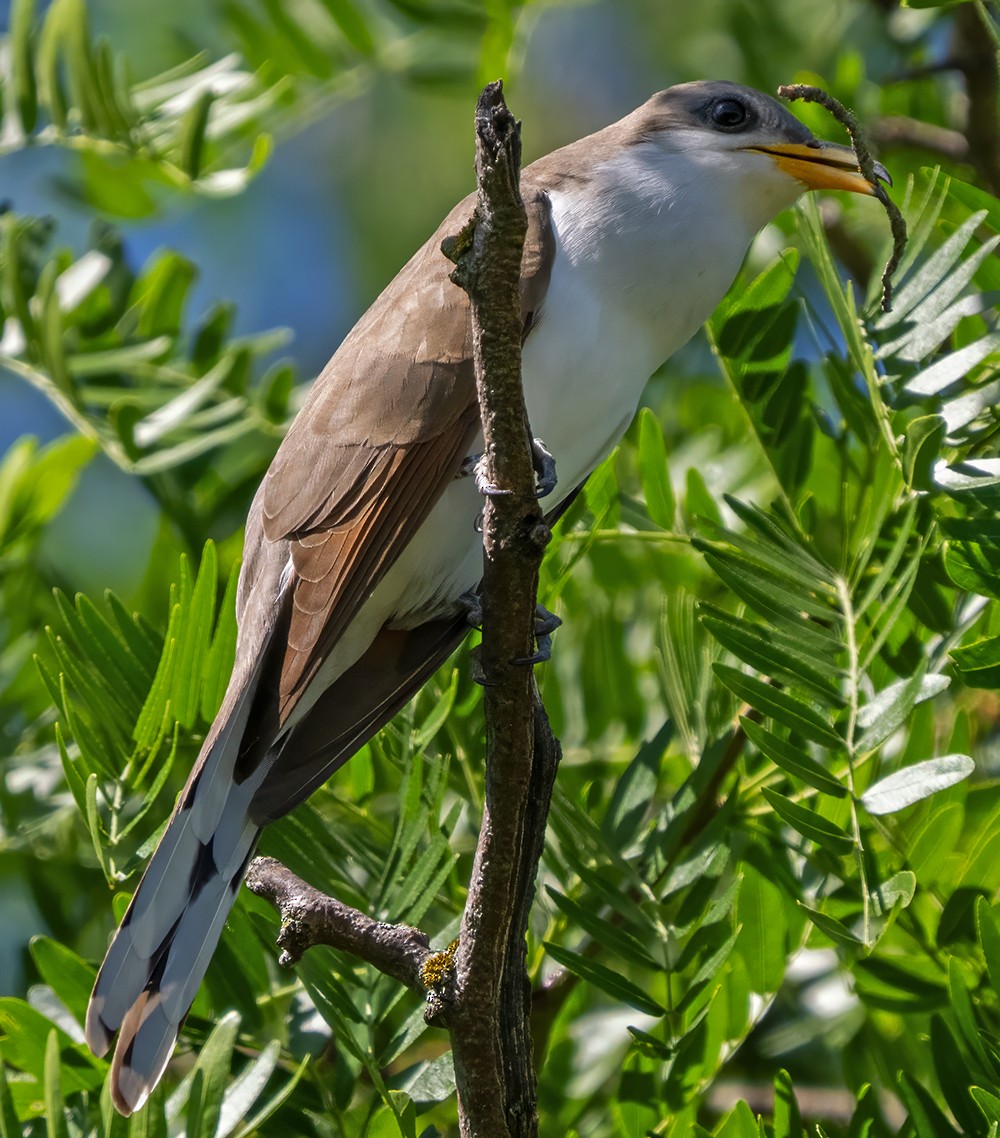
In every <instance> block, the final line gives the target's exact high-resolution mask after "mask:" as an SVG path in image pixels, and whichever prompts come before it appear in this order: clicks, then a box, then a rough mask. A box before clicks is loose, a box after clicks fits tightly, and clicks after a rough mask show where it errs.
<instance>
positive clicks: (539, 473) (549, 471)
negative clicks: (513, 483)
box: [455, 439, 559, 530]
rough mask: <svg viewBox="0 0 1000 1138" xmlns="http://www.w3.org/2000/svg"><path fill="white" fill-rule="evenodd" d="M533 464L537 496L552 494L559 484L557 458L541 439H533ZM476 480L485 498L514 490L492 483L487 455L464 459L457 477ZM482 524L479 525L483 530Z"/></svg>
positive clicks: (478, 488)
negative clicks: (487, 467) (487, 464)
mask: <svg viewBox="0 0 1000 1138" xmlns="http://www.w3.org/2000/svg"><path fill="white" fill-rule="evenodd" d="M531 465H532V467H533V468H534V471H535V497H536V498H544V497H546V495H548V494H551V493H552V491H553V490H554V489H555V488H556V486H557V485H558V482H559V480H558V478H557V477H556V460H555V457H554V456H553V454H552V452H551V451H550V450H549V449H548V447H547V446H546V445H545V443H544V442H542V440H541V439H532V440H531ZM470 476H471V477H472V478H474V479H475V480H476V489H477V490H478V491H479V493H480V494H482V495H483V497H484V498H505V497H509V496H510V495H511V494H512V493H513V491H511V490H504V489H502V488H501V487H499V486H497V485H495V484H494V483H492V482H491V481H490V480H489V478H488V477H487V474H486V455H484V454H470V455H467V456H466V457H465V458H464V459H463V460H462V465H461V466H460V467H459V468H458V474H456V475H455V477H456V478H469V477H470ZM481 529H482V525H481V524H480V525H478V526H477V530H481Z"/></svg>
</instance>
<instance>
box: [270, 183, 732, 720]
mask: <svg viewBox="0 0 1000 1138" xmlns="http://www.w3.org/2000/svg"><path fill="white" fill-rule="evenodd" d="M551 200H552V212H553V222H554V226H555V231H556V235H557V244H558V249H559V251H558V252H557V255H556V259H555V263H554V266H553V271H552V276H551V279H550V281H549V287H548V290H547V292H546V296H545V302H544V305H543V307H542V312H541V318H540V320H539V323H538V325H537V327H535V328H533V329H532V331H531V334H530V335H529V337H528V339H527V343H526V344H525V348H524V355H523V379H524V392H525V401H526V404H527V409H528V418H529V421H530V423H531V429H532V432H533V433H534V434H535V435H536V436H538V437H539V438H541V439H543V440H544V442H545V444H546V446H547V447H548V448H549V450H550V451H551V452H552V454H553V455H554V456H555V460H556V472H557V476H558V479H559V482H558V485H557V487H556V489H555V490H554V491H553V493H552V494H551V495H549V496H548V497H547V498H546V499H544V500H543V505H544V506H545V508H546V509H552V508H554V507H555V506H557V505H558V504H559V503H560V502H561V501H562V500H563V498H565V497H566V495H568V494H570V493H572V491H573V490H574V489H576V487H577V486H579V485H580V483H581V482H582V481H583V480H584V479H585V478H586V477H587V475H588V474H589V473H590V472H591V471H592V470H593V469H594V467H595V466H597V465H598V463H600V462H601V460H602V459H603V458H604V457H605V456H606V455H607V454H608V453H609V452H610V451H611V449H612V448H613V447H614V445H615V444H616V443H617V442H618V440H619V439H620V438H621V436H622V434H623V433H624V431H625V429H626V428H627V427H628V424H629V422H630V421H631V419H632V416H633V414H634V413H635V408H636V406H637V404H638V402H639V398H640V396H641V394H642V389H643V387H644V386H645V384H646V381H647V380H648V378H649V376H650V375H651V374H652V373H653V371H655V370H656V368H657V367H659V366H660V364H662V363H663V362H664V360H666V359H667V358H668V357H669V356H670V355H672V354H673V352H675V351H676V350H677V349H678V348H680V347H681V346H682V345H683V344H685V343H686V342H687V341H688V340H689V339H690V338H691V336H692V335H693V334H694V333H695V332H696V331H697V329H698V328H699V327H700V325H701V324H702V323H703V322H704V321H705V320H706V319H707V318H708V316H709V315H710V313H711V311H712V308H714V306H715V305H716V304H717V303H718V301H719V299H721V297H722V295H723V294H724V292H725V290H726V288H727V287H728V285H729V282H730V281H731V280H732V278H733V276H734V275H735V273H736V271H737V269H738V268H739V263H740V260H741V259H742V255H743V250H744V249H745V245H744V246H743V247H742V248H740V247H739V243H738V242H736V243H729V245H725V244H724V250H725V253H726V254H727V255H725V256H719V257H718V258H712V257H709V258H708V260H707V265H708V266H709V267H708V268H707V269H705V268H704V267H703V268H702V269H701V271H700V272H699V274H698V279H697V281H693V280H692V281H690V282H688V280H687V278H689V277H690V276H691V274H690V267H689V266H690V265H691V264H693V263H694V262H693V261H692V260H691V259H690V256H689V254H690V251H689V250H688V249H686V248H685V247H683V244H684V243H683V242H680V243H678V242H677V239H676V236H675V238H674V245H673V246H672V247H669V248H665V249H664V250H660V249H658V248H657V247H655V245H651V244H650V243H649V242H648V241H646V242H645V243H644V245H643V246H642V248H632V249H629V248H627V247H624V246H623V243H619V244H618V247H617V248H615V247H614V246H611V247H610V248H612V250H613V253H614V255H615V256H616V257H619V258H620V257H621V256H623V255H624V256H630V257H631V258H632V261H631V262H629V267H630V268H633V267H634V266H635V265H636V264H641V271H640V279H639V280H638V281H637V282H635V281H634V282H633V284H632V286H631V287H625V288H621V289H618V288H616V287H615V280H616V277H617V276H619V275H622V273H621V270H622V264H620V263H618V262H617V261H614V262H608V263H607V264H604V265H601V264H598V265H596V266H595V265H594V264H587V263H584V264H582V265H581V264H580V263H579V261H577V260H575V259H574V255H573V247H572V235H570V236H569V237H568V238H567V241H568V243H569V246H570V247H569V248H567V247H565V246H564V244H563V241H562V237H561V236H560V221H561V216H562V209H563V206H564V204H565V203H564V202H563V201H562V199H561V195H560V194H558V193H553V194H552V195H551ZM577 220H578V219H577ZM678 244H680V245H681V246H682V247H681V248H680V249H678ZM734 245H735V248H734V247H733V246H734ZM663 254H667V255H663ZM671 254H672V255H671ZM703 264H704V262H703ZM609 278H610V279H609ZM669 283H672V284H673V285H674V287H673V288H672V289H669V288H668V284H669ZM685 283H690V284H691V285H692V287H690V288H687V289H685V288H684V287H677V286H678V285H681V286H682V285H684V284H685ZM609 285H610V287H609ZM695 285H696V286H697V287H694V286H695ZM668 291H670V292H672V293H673V296H674V303H673V304H671V305H669V306H666V305H664V304H663V297H664V295H665V294H666V293H667V292H668ZM598 298H600V299H598ZM651 309H652V310H654V311H653V312H652V314H651ZM482 505H483V502H482V498H481V497H480V495H479V494H478V493H477V491H476V488H475V483H474V480H473V479H472V478H468V477H467V478H461V479H456V481H454V482H453V483H452V484H451V485H450V486H448V488H447V489H446V490H445V492H444V494H443V495H442V497H441V499H440V500H439V501H438V503H437V505H436V506H435V507H434V509H433V510H432V511H431V513H430V514H429V515H428V517H427V520H426V521H425V522H424V524H423V525H422V526H421V527H420V529H419V530H418V531H417V533H416V534H415V536H414V537H413V539H412V541H411V542H410V543H409V545H408V546H407V547H406V549H404V550H403V552H402V553H401V554H400V556H399V559H398V560H397V561H396V562H395V564H394V565H393V566H392V568H391V569H390V570H389V571H388V572H387V573H386V575H385V577H384V578H383V579H382V581H381V582H380V583H379V585H378V586H377V588H376V589H375V590H374V591H373V593H372V595H371V597H370V598H369V600H368V601H367V602H366V603H365V605H364V606H363V608H362V609H361V610H360V611H359V613H358V615H357V617H356V618H355V619H354V620H353V621H352V623H351V625H350V627H349V628H348V629H347V630H346V632H345V634H344V636H343V637H342V638H341V640H340V641H339V642H338V644H337V645H336V647H335V648H334V650H333V652H332V653H331V655H330V656H329V657H328V659H327V660H326V661H325V663H324V664H323V666H322V667H321V669H320V672H319V674H318V676H317V677H316V679H315V680H314V681H313V683H312V684H311V685H310V688H311V691H310V692H307V693H306V695H305V697H304V698H303V699H302V700H300V702H299V704H298V705H297V707H296V710H295V712H294V713H293V716H292V719H293V720H295V719H298V718H299V716H300V715H302V714H304V713H305V711H306V710H308V708H309V706H311V704H312V702H313V699H312V698H311V692H312V691H315V692H316V694H317V695H318V694H319V692H320V691H322V690H324V688H325V687H327V686H328V685H329V684H330V683H332V682H333V680H334V679H336V678H337V676H339V675H340V674H341V673H342V672H343V671H345V670H346V669H347V668H348V667H350V665H351V664H353V663H354V661H355V660H357V659H358V658H359V657H360V656H361V654H362V653H363V652H364V651H365V650H366V649H367V647H368V646H369V645H370V644H371V642H372V640H373V639H374V637H375V635H376V634H377V633H378V631H379V629H380V628H382V627H384V626H385V625H386V624H389V625H390V626H392V627H395V628H407V627H414V626H415V625H417V624H420V623H422V622H423V621H426V620H428V619H431V618H433V617H440V616H446V615H451V614H453V613H454V612H456V611H457V604H456V602H457V600H458V598H459V597H460V596H461V595H462V594H463V593H466V592H468V591H469V590H470V589H472V588H474V587H475V586H476V585H477V584H478V582H479V581H480V579H481V578H482V570H483V552H482V535H481V534H480V533H478V532H477V531H476V528H475V522H476V517H477V515H478V514H479V511H480V510H481V509H482Z"/></svg>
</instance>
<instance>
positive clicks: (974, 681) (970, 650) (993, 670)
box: [949, 636, 1000, 689]
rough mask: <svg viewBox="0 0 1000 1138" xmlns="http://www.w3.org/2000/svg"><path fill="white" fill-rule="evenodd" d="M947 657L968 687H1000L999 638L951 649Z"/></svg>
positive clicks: (990, 637)
mask: <svg viewBox="0 0 1000 1138" xmlns="http://www.w3.org/2000/svg"><path fill="white" fill-rule="evenodd" d="M949 655H950V656H951V658H952V659H953V660H954V661H955V664H956V666H957V667H958V669H959V670H960V671H961V673H962V681H963V682H964V683H966V684H968V686H969V687H972V688H987V689H993V688H997V687H1000V636H988V637H986V638H984V639H982V640H976V641H975V642H974V643H972V644H965V645H963V646H962V647H961V648H952V649H951V652H950V653H949Z"/></svg>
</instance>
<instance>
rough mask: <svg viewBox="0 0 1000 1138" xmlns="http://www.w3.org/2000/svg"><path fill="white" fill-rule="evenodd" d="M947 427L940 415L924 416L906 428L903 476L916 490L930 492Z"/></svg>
mask: <svg viewBox="0 0 1000 1138" xmlns="http://www.w3.org/2000/svg"><path fill="white" fill-rule="evenodd" d="M946 429H947V425H946V423H945V421H944V419H943V418H942V417H941V416H940V415H923V416H921V417H920V418H919V419H914V420H913V421H912V422H911V423H910V424H909V425H908V426H907V428H906V434H905V436H904V439H903V475H904V477H905V478H906V482H907V485H909V486H912V487H913V489H914V490H925V491H926V490H929V489H930V488H931V485H932V482H933V479H932V477H931V475H932V472H933V468H934V463H935V462H936V461H937V459H938V458H939V457H940V454H941V447H942V444H943V443H944V437H945V433H946Z"/></svg>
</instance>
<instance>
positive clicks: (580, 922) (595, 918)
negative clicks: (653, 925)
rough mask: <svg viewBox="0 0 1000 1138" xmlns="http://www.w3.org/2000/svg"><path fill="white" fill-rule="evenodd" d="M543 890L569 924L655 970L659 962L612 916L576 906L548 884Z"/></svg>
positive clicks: (640, 965)
mask: <svg viewBox="0 0 1000 1138" xmlns="http://www.w3.org/2000/svg"><path fill="white" fill-rule="evenodd" d="M545 892H546V893H547V894H548V895H549V897H551V898H552V900H553V901H554V902H555V904H556V906H557V907H558V908H559V909H561V910H562V911H563V912H564V913H565V914H566V916H567V917H569V919H570V921H571V922H572V925H571V926H570V927H579V928H581V929H583V930H584V931H585V932H588V933H590V935H591V936H592V937H593V938H594V940H595V942H596V943H597V944H599V945H601V947H602V948H603V949H606V950H608V951H610V952H613V953H615V954H617V955H618V956H620V957H621V958H622V960H627V961H629V962H630V963H632V964H635V965H637V966H638V967H639V968H651V969H654V970H659V969H660V968H661V965H659V964H657V963H656V961H655V960H653V959H651V957H650V955H649V953H648V952H647V951H646V949H645V947H644V945H643V944H642V943H641V942H640V941H639V940H638V939H637V938H636V937H634V936H632V934H631V933H629V932H627V931H626V930H625V929H621V928H618V927H617V926H616V925H615V923H614V917H613V915H612V916H608V915H602V913H601V912H600V910H599V909H596V908H595V907H593V906H592V905H591V906H586V905H579V904H577V902H576V901H574V900H572V899H571V898H570V897H567V896H566V895H565V894H564V893H560V892H559V890H558V889H554V888H553V887H552V886H551V885H546V886H545Z"/></svg>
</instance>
